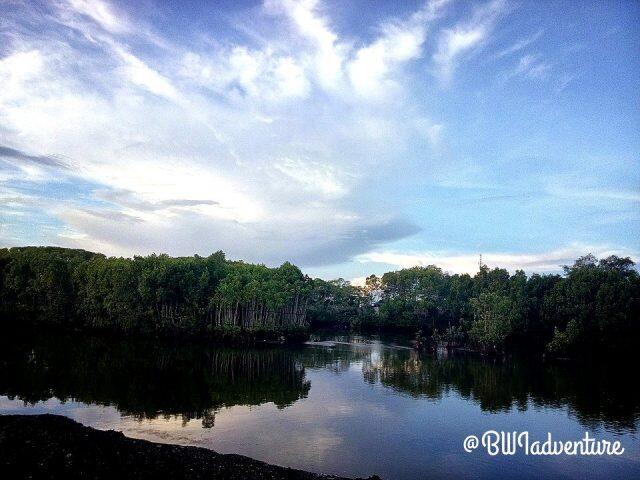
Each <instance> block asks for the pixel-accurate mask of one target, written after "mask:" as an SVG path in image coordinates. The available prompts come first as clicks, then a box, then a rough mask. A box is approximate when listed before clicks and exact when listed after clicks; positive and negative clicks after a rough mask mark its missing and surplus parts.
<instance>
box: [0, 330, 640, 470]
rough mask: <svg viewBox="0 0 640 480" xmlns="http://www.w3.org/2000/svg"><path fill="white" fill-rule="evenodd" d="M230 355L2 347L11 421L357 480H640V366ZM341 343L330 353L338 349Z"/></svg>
mask: <svg viewBox="0 0 640 480" xmlns="http://www.w3.org/2000/svg"><path fill="white" fill-rule="evenodd" d="M322 340H330V341H329V342H325V343H322V344H320V345H313V346H311V345H307V346H304V347H296V348H293V347H269V348H259V349H247V348H245V349H242V348H238V349H231V348H220V347H212V346H204V345H196V346H194V345H191V346H185V345H175V344H166V343H162V342H140V341H132V340H113V339H104V338H86V337H77V336H57V335H46V336H42V335H41V336H38V335H33V334H30V335H26V334H12V335H5V336H4V337H3V338H2V339H0V413H2V414H9V413H42V412H50V413H57V414H61V415H66V416H68V417H71V418H74V419H76V420H78V421H80V422H82V423H83V424H85V425H90V426H93V427H96V428H100V429H115V430H120V431H122V432H124V433H125V434H126V435H128V436H130V437H136V438H144V439H148V440H152V441H156V442H167V443H178V444H184V445H197V446H202V447H207V448H211V449H214V450H216V451H219V452H222V453H240V454H243V455H248V456H250V457H253V458H257V459H260V460H264V461H267V462H270V463H275V464H279V465H285V466H291V467H296V468H302V469H305V470H312V471H316V472H323V473H333V474H341V475H348V476H368V475H372V474H378V475H381V476H382V477H383V478H386V479H395V478H397V479H424V478H447V479H451V478H497V477H502V478H514V477H521V478H541V477H551V478H580V479H582V478H606V479H609V480H610V479H612V478H640V438H639V436H638V426H639V419H640V399H639V398H638V394H637V392H636V391H635V389H634V387H635V385H636V384H637V382H638V374H637V370H636V369H635V368H634V367H635V365H626V364H625V365H617V366H615V367H609V368H607V369H604V368H601V369H598V368H593V367H584V366H583V367H577V366H573V365H571V364H568V365H544V364H541V363H538V362H534V361H532V360H529V361H528V362H522V361H519V362H517V361H514V360H510V361H490V360H483V359H480V358H475V357H469V356H467V357H464V356H454V357H448V358H447V357H443V356H440V357H433V356H419V355H417V354H416V353H415V352H413V351H411V350H410V349H408V348H406V347H404V346H403V343H402V342H395V343H394V342H390V341H381V340H380V339H376V338H368V337H361V336H350V337H347V336H342V337H327V336H324V337H323V338H322ZM331 341H333V342H331ZM492 429H493V430H508V431H511V430H518V431H522V430H528V431H529V432H530V435H531V437H532V438H533V439H544V438H546V433H547V432H551V433H552V434H553V436H554V437H555V438H557V439H562V440H578V439H580V438H582V437H583V436H584V432H585V431H589V432H590V433H592V434H593V435H594V436H596V438H604V439H609V440H616V439H617V440H620V441H621V442H622V445H623V446H624V447H625V449H626V452H625V454H624V455H623V456H622V457H603V458H596V457H566V456H562V457H527V456H524V455H521V454H517V455H515V456H511V457H490V456H488V455H487V454H486V453H484V452H482V451H479V450H478V451H475V452H473V453H465V452H464V450H463V448H462V442H463V439H464V438H465V437H466V436H467V435H470V434H476V435H477V434H481V433H482V432H484V431H486V430H492Z"/></svg>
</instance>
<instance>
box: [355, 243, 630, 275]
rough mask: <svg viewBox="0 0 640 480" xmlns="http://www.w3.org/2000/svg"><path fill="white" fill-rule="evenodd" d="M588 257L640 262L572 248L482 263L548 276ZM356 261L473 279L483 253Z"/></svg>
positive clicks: (374, 255)
mask: <svg viewBox="0 0 640 480" xmlns="http://www.w3.org/2000/svg"><path fill="white" fill-rule="evenodd" d="M587 253H592V254H594V255H595V256H596V257H598V258H604V257H607V256H609V255H618V256H625V257H626V256H630V257H631V258H632V260H634V261H636V262H637V261H638V259H639V253H638V252H633V251H630V250H627V249H620V248H612V247H610V246H606V245H584V244H572V245H569V246H567V247H564V248H558V249H556V250H551V251H547V252H540V253H501V252H488V253H487V252H483V253H482V263H483V264H485V265H487V266H488V267H490V268H496V267H499V268H506V269H507V270H509V271H510V272H512V273H513V272H515V271H516V270H524V271H525V272H527V273H548V272H558V271H560V270H562V266H563V265H571V264H573V261H574V260H575V259H576V258H578V257H580V256H582V255H586V254H587ZM357 260H358V261H360V262H363V263H365V262H372V263H380V264H385V265H390V266H393V267H396V268H411V267H415V266H427V265H436V266H438V267H440V268H442V269H443V270H444V271H446V272H450V273H469V274H472V275H473V274H474V273H476V272H477V271H478V268H479V261H480V253H477V254H468V253H463V254H452V253H451V252H442V251H441V252H417V253H404V252H395V251H372V252H369V253H365V254H363V255H359V256H358V257H357Z"/></svg>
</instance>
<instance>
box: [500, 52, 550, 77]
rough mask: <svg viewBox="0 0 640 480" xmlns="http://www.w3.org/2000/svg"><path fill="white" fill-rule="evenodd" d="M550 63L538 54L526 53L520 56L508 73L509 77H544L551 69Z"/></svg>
mask: <svg viewBox="0 0 640 480" xmlns="http://www.w3.org/2000/svg"><path fill="white" fill-rule="evenodd" d="M551 68H552V66H551V64H550V63H548V62H546V61H545V60H543V59H542V57H541V56H540V55H535V54H527V55H524V56H522V57H520V60H519V61H518V64H517V65H516V66H515V68H514V69H513V70H512V71H511V73H510V74H509V76H510V77H515V76H522V77H526V78H531V79H542V78H546V77H547V75H548V74H549V72H550V71H551Z"/></svg>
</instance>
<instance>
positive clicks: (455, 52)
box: [433, 0, 507, 82]
mask: <svg viewBox="0 0 640 480" xmlns="http://www.w3.org/2000/svg"><path fill="white" fill-rule="evenodd" d="M506 6H507V4H506V1H505V0H491V1H490V2H489V3H486V4H484V5H482V6H481V7H479V8H477V9H476V10H475V11H474V14H473V16H472V18H471V19H470V20H469V21H465V22H460V23H458V24H457V25H455V26H454V27H453V28H447V29H444V30H443V31H442V32H441V34H440V38H439V39H438V47H437V50H436V52H435V53H434V54H433V62H434V64H435V68H436V70H435V71H436V74H437V75H438V77H439V78H440V79H441V80H442V81H443V82H448V81H450V80H451V77H452V75H453V72H454V71H455V69H456V67H457V65H458V63H459V61H460V59H461V57H463V56H464V55H465V54H468V53H469V52H471V51H473V50H474V49H475V48H477V47H478V46H480V45H481V44H482V43H483V42H485V41H486V40H487V38H488V36H489V34H490V33H491V31H492V30H493V28H494V26H495V23H496V21H497V20H498V18H499V17H500V16H501V15H502V14H503V13H504V12H505V10H506Z"/></svg>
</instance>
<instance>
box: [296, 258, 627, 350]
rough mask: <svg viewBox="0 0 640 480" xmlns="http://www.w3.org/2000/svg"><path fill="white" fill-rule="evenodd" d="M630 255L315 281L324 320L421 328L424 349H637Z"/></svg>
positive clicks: (316, 309)
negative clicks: (559, 266)
mask: <svg viewBox="0 0 640 480" xmlns="http://www.w3.org/2000/svg"><path fill="white" fill-rule="evenodd" d="M634 267H635V265H634V263H633V262H632V261H631V260H630V259H629V258H620V257H617V256H610V257H607V258H604V259H600V260H598V259H597V258H595V257H594V256H593V255H586V256H584V257H581V258H578V259H577V260H576V261H575V262H574V264H573V265H571V266H565V267H564V272H563V274H562V275H558V274H553V275H538V274H534V275H530V276H527V275H525V273H524V272H523V271H521V270H518V271H516V272H515V273H514V274H513V275H510V274H509V272H508V271H507V270H505V269H502V268H494V269H490V268H488V267H487V266H486V265H482V266H481V267H480V269H479V272H478V273H476V274H475V275H474V276H471V275H468V274H455V275H451V274H448V273H446V272H443V271H442V270H441V269H440V268H438V267H436V266H433V265H431V266H426V267H413V268H407V269H403V270H399V271H395V272H388V273H385V274H384V275H382V276H381V277H378V276H375V275H371V276H369V277H368V278H367V279H366V284H365V286H364V287H356V286H353V285H351V284H349V283H348V282H345V281H344V280H342V279H339V280H334V281H330V282H325V281H322V280H315V284H314V289H313V293H312V297H313V298H312V302H311V305H312V307H311V309H310V312H309V315H310V318H311V319H312V320H313V321H314V322H315V323H318V324H330V323H331V324H334V323H338V324H342V325H348V326H350V327H358V328H364V329H387V330H392V331H398V330H406V331H408V332H415V331H418V334H417V341H418V342H419V343H420V344H423V345H431V346H435V345H440V346H448V347H472V348H475V349H479V350H482V351H493V352H503V351H505V350H507V349H510V348H513V349H516V348H517V349H520V350H522V349H527V350H531V351H538V352H540V351H546V352H548V353H550V354H552V355H556V356H563V355H570V356H573V355H582V354H587V353H596V352H602V351H608V352H621V351H631V350H632V349H633V348H634V347H637V346H639V345H640V276H639V275H638V271H637V270H636V269H635V268H634Z"/></svg>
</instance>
